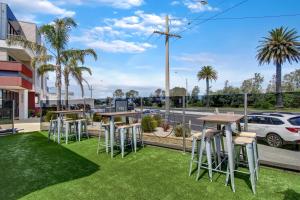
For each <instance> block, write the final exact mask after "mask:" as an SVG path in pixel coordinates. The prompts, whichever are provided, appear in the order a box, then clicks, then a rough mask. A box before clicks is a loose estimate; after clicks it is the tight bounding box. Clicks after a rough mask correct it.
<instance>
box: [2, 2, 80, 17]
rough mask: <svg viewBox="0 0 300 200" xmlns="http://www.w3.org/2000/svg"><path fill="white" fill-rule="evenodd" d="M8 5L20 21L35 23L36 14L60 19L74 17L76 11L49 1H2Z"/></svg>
mask: <svg viewBox="0 0 300 200" xmlns="http://www.w3.org/2000/svg"><path fill="white" fill-rule="evenodd" d="M2 2H4V3H7V4H8V5H9V6H10V7H11V9H12V10H13V12H14V13H15V14H16V16H17V18H18V19H19V20H24V21H27V20H29V21H35V19H36V16H35V14H50V15H56V16H60V17H72V16H74V15H75V12H74V11H70V10H66V9H64V8H61V7H59V6H57V5H55V4H54V3H52V2H51V1H49V0H31V1H30V2H28V1H27V0H2Z"/></svg>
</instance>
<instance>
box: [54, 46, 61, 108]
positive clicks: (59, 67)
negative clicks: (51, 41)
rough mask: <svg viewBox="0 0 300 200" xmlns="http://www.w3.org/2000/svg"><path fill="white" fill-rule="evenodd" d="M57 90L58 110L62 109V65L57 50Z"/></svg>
mask: <svg viewBox="0 0 300 200" xmlns="http://www.w3.org/2000/svg"><path fill="white" fill-rule="evenodd" d="M55 86H56V92H57V110H61V66H60V52H59V51H57V58H56V81H55Z"/></svg>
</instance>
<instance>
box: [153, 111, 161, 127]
mask: <svg viewBox="0 0 300 200" xmlns="http://www.w3.org/2000/svg"><path fill="white" fill-rule="evenodd" d="M153 119H154V120H155V121H156V122H157V126H161V125H162V118H161V115H160V114H156V115H154V116H153Z"/></svg>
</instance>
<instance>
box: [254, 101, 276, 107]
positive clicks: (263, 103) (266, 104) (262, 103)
mask: <svg viewBox="0 0 300 200" xmlns="http://www.w3.org/2000/svg"><path fill="white" fill-rule="evenodd" d="M272 107H273V106H272V104H271V103H270V102H268V101H257V102H256V103H255V104H254V108H261V109H270V108H272Z"/></svg>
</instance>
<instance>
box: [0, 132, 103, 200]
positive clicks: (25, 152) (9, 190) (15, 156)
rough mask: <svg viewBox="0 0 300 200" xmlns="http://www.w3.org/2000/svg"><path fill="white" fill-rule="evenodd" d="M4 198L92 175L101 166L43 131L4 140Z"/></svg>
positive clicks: (0, 172) (0, 195)
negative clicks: (58, 142)
mask: <svg viewBox="0 0 300 200" xmlns="http://www.w3.org/2000/svg"><path fill="white" fill-rule="evenodd" d="M0 161H1V162H0V177H1V178H0V188H1V192H0V199H5V200H14V199H19V198H21V197H23V196H25V195H27V194H30V193H32V192H34V191H37V190H40V189H43V188H46V187H48V186H51V185H54V184H59V183H62V182H67V181H71V180H74V179H78V178H82V177H86V176H89V175H91V174H92V173H94V172H96V171H98V170H99V166H98V165H97V164H95V163H93V162H91V161H89V160H87V159H85V158H84V157H82V156H80V155H78V154H76V153H74V152H72V151H70V150H69V149H67V148H65V147H63V146H61V145H58V144H56V143H54V142H48V141H47V138H46V137H45V136H44V135H42V134H40V133H34V134H22V135H21V134H20V135H13V136H7V137H2V138H1V139H0Z"/></svg>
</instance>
